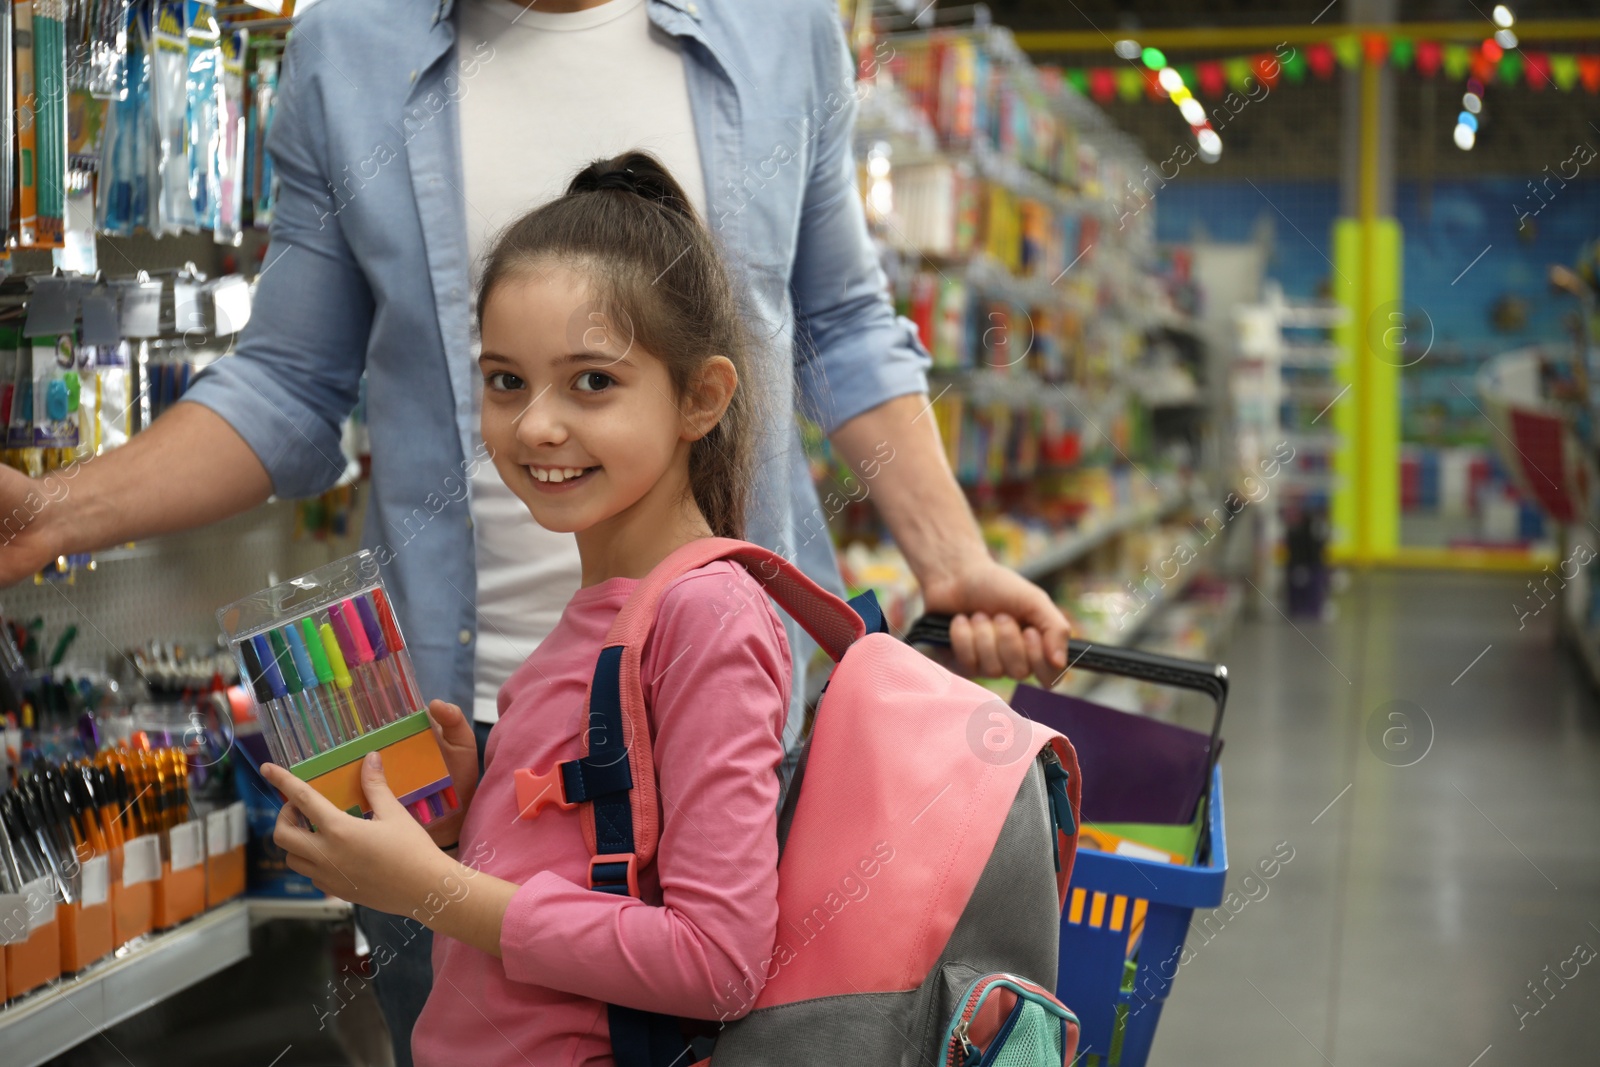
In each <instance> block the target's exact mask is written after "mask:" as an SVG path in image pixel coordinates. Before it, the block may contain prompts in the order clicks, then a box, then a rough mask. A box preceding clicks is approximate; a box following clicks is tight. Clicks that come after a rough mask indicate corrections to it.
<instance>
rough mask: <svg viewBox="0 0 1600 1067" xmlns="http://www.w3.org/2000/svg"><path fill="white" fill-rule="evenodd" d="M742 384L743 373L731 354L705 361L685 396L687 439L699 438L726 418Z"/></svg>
mask: <svg viewBox="0 0 1600 1067" xmlns="http://www.w3.org/2000/svg"><path fill="white" fill-rule="evenodd" d="M738 387H739V372H738V370H736V369H735V368H734V366H733V361H732V360H730V359H729V358H728V357H727V356H712V357H711V358H710V359H708V360H706V361H705V363H703V364H701V366H700V371H699V373H698V374H697V375H696V377H695V380H694V382H692V383H691V384H690V387H689V390H688V394H687V395H686V396H685V397H684V398H683V439H684V440H685V441H698V440H700V438H702V437H704V436H705V435H706V434H708V433H710V432H711V431H712V429H713V428H714V427H715V426H716V425H717V423H718V422H720V421H721V420H722V414H723V412H725V411H727V410H728V402H729V401H731V400H732V399H733V391H734V390H735V389H737V388H738Z"/></svg>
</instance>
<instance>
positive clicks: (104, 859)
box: [78, 856, 111, 908]
mask: <svg viewBox="0 0 1600 1067" xmlns="http://www.w3.org/2000/svg"><path fill="white" fill-rule="evenodd" d="M110 888H111V858H110V857H109V856H95V857H94V858H93V859H90V860H88V861H87V862H85V863H84V865H83V875H82V881H81V883H80V888H79V891H78V892H79V895H80V896H81V898H82V900H83V906H84V907H86V908H92V907H94V906H95V905H96V904H104V903H105V902H106V894H107V890H109V889H110Z"/></svg>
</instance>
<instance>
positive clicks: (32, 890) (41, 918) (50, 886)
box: [22, 877, 56, 935]
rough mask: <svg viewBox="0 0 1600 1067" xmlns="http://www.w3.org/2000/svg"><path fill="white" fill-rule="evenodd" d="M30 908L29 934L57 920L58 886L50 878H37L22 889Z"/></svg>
mask: <svg viewBox="0 0 1600 1067" xmlns="http://www.w3.org/2000/svg"><path fill="white" fill-rule="evenodd" d="M22 897H23V899H24V900H25V901H26V902H27V908H28V933H29V934H30V935H31V934H32V933H33V932H34V931H35V930H37V929H39V927H41V926H44V925H47V924H48V923H53V922H55V920H56V884H55V882H54V881H53V880H52V879H50V878H49V877H45V878H35V879H34V880H33V881H31V882H29V883H28V884H27V885H25V886H23V887H22Z"/></svg>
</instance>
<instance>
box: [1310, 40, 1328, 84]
mask: <svg viewBox="0 0 1600 1067" xmlns="http://www.w3.org/2000/svg"><path fill="white" fill-rule="evenodd" d="M1306 62H1307V63H1308V64H1310V66H1311V73H1313V74H1315V75H1316V76H1317V77H1319V78H1321V79H1323V80H1324V81H1326V80H1327V79H1329V78H1331V77H1333V49H1331V48H1329V47H1328V46H1327V44H1326V43H1325V42H1322V41H1318V42H1317V43H1316V44H1308V45H1306Z"/></svg>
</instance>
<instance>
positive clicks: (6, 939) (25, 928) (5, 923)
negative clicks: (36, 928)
mask: <svg viewBox="0 0 1600 1067" xmlns="http://www.w3.org/2000/svg"><path fill="white" fill-rule="evenodd" d="M32 930H33V923H31V922H30V921H29V920H28V898H27V897H25V896H23V895H22V894H21V893H0V945H14V944H16V943H17V942H19V941H26V940H28V934H29V933H31V932H32Z"/></svg>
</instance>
